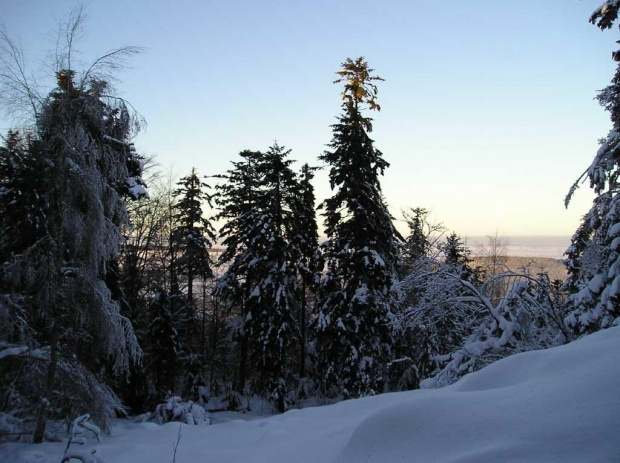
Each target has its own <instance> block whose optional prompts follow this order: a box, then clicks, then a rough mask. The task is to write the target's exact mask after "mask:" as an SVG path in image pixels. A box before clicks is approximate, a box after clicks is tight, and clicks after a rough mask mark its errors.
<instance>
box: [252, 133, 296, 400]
mask: <svg viewBox="0 0 620 463" xmlns="http://www.w3.org/2000/svg"><path fill="white" fill-rule="evenodd" d="M289 154H290V150H285V148H283V147H281V146H279V145H278V144H277V143H275V144H274V145H273V146H271V147H270V148H269V150H267V151H266V152H265V153H264V154H263V156H261V157H260V159H259V162H258V163H257V166H256V170H257V172H258V174H259V178H260V186H261V188H260V189H259V190H258V192H257V193H258V195H257V197H258V201H257V203H256V206H255V207H256V209H257V211H260V221H259V226H261V227H262V231H261V233H260V235H259V237H258V239H257V244H259V251H260V254H258V255H257V257H258V258H259V259H260V260H259V262H258V263H257V264H256V265H255V267H254V270H253V278H254V281H255V283H254V286H253V289H252V292H251V293H250V300H251V302H250V303H251V305H252V306H255V307H260V310H259V311H258V313H257V314H256V315H257V316H258V319H257V324H258V326H257V328H258V331H257V332H255V333H254V336H252V337H253V339H252V342H253V343H256V345H257V347H258V349H257V350H258V352H260V357H259V359H258V360H259V365H260V369H261V373H262V376H264V377H265V380H266V383H267V384H266V386H267V388H268V390H269V392H270V393H271V397H272V398H273V399H274V401H275V403H276V405H277V408H278V410H279V411H280V412H283V411H284V410H285V408H286V403H285V399H286V396H287V393H288V390H289V388H290V384H289V383H290V381H289V378H288V376H289V375H288V371H287V367H286V362H287V356H288V355H289V349H290V347H291V345H292V344H293V338H294V336H295V322H294V318H293V316H294V310H295V308H296V307H297V305H298V300H299V297H300V295H299V284H298V280H297V273H298V265H299V258H300V255H299V252H298V250H297V248H296V244H297V243H296V242H295V240H296V238H297V236H298V235H297V233H296V232H297V231H298V228H299V225H298V224H297V220H298V217H296V213H298V212H301V211H299V210H298V209H296V207H295V206H296V205H297V203H298V201H299V196H298V194H299V192H300V191H299V190H300V189H299V185H298V182H297V178H296V175H295V173H294V172H293V170H292V169H291V167H290V165H291V164H292V163H293V161H292V160H290V159H288V155H289Z"/></svg>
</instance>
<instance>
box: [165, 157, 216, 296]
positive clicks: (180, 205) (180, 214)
mask: <svg viewBox="0 0 620 463" xmlns="http://www.w3.org/2000/svg"><path fill="white" fill-rule="evenodd" d="M178 185H179V188H178V189H177V190H175V191H174V195H175V196H176V198H177V202H176V211H177V213H176V217H175V218H176V221H177V223H178V226H177V227H176V228H175V229H174V231H173V239H174V240H175V241H176V243H177V244H178V246H179V247H180V249H181V258H180V260H179V262H178V266H179V269H180V270H179V271H180V273H181V274H184V275H185V276H186V277H187V300H188V306H189V307H190V308H191V307H192V306H193V303H194V302H193V301H194V297H193V294H194V291H193V290H194V279H195V278H196V277H199V278H202V279H206V278H210V277H212V276H213V271H212V270H211V259H210V257H209V248H210V247H211V246H213V243H214V242H215V234H214V230H213V226H212V225H211V222H210V221H209V220H208V219H206V218H204V217H203V213H202V207H203V205H204V204H205V203H207V204H209V206H211V196H209V194H207V192H206V191H205V189H206V188H209V185H207V184H206V183H204V182H202V181H201V180H200V179H199V178H198V174H197V173H196V169H193V168H192V172H191V173H190V175H188V176H187V177H183V178H182V179H181V180H180V181H179V183H178Z"/></svg>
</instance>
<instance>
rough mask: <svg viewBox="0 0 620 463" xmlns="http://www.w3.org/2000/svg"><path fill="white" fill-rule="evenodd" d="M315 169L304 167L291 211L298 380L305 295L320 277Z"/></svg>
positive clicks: (303, 368) (305, 316)
mask: <svg viewBox="0 0 620 463" xmlns="http://www.w3.org/2000/svg"><path fill="white" fill-rule="evenodd" d="M314 171H316V168H313V167H310V166H309V165H308V164H304V165H303V166H302V168H301V172H300V175H299V182H298V190H299V191H298V193H297V195H296V201H295V202H294V205H293V208H294V210H295V214H294V215H295V220H294V222H293V227H294V231H293V237H292V244H293V247H294V249H295V251H296V253H297V255H296V256H295V257H294V260H295V261H296V262H297V263H298V264H297V266H298V272H299V280H300V283H301V291H300V297H301V301H300V304H299V377H300V378H304V377H305V376H306V344H307V323H308V315H309V314H308V302H307V293H308V292H311V293H314V292H316V288H317V282H318V278H319V275H320V268H319V267H320V262H321V260H320V255H319V234H318V226H317V222H316V213H315V207H316V206H315V196H314V186H313V185H312V179H313V178H314Z"/></svg>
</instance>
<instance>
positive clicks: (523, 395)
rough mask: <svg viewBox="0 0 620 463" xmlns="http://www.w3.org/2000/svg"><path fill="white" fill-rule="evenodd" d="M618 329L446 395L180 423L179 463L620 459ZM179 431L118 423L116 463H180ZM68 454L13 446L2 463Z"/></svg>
mask: <svg viewBox="0 0 620 463" xmlns="http://www.w3.org/2000/svg"><path fill="white" fill-rule="evenodd" d="M619 364H620V328H612V329H609V330H606V331H603V332H599V333H596V334H593V335H590V336H587V337H585V338H583V339H581V340H579V341H576V342H574V343H572V344H569V345H566V346H561V347H558V348H554V349H549V350H545V351H538V352H528V353H523V354H519V355H515V356H513V357H509V358H506V359H504V360H501V361H498V362H496V363H494V364H492V365H490V366H488V367H486V368H484V369H482V370H480V371H478V372H476V373H473V374H470V375H467V376H466V377H464V378H463V379H462V380H461V381H459V382H458V383H456V384H454V385H452V386H450V387H447V388H444V389H441V390H430V391H429V390H422V391H411V392H403V393H393V394H385V395H381V396H376V397H367V398H363V399H358V400H349V401H345V402H341V403H338V404H336V405H331V406H325V407H317V408H309V409H304V410H292V411H289V412H287V413H285V414H283V415H279V416H274V417H270V418H266V419H256V420H253V421H243V420H234V421H230V422H227V423H222V424H218V425H213V426H207V427H190V426H186V425H182V426H181V440H180V443H179V448H178V452H177V455H176V462H178V463H184V462H198V461H204V462H209V463H233V462H238V463H241V462H248V461H252V462H254V463H263V462H264V463H277V462H283V463H284V462H286V463H291V462H298V463H304V462H308V463H310V462H312V463H321V462H340V463H353V462H356V463H357V462H377V463H379V462H381V463H390V462H403V461H407V462H450V463H456V462H460V463H465V462H481V463H484V462H497V461H502V462H541V463H542V462H545V463H549V462H584V461H597V462H612V461H620V439H618V436H617V428H618V424H619V423H620V394H618V390H619V389H620V369H618V367H617V366H618V365H619ZM178 431H179V424H174V423H171V424H167V425H164V426H157V425H155V424H150V423H146V424H133V423H130V422H127V421H119V422H118V423H117V425H116V426H115V427H114V428H113V434H112V436H110V437H107V438H105V439H104V440H103V442H102V443H101V444H100V445H99V446H98V448H99V450H100V451H101V453H103V455H105V456H106V458H107V461H108V462H109V463H123V462H126V463H134V462H153V463H159V462H161V463H164V462H166V463H169V462H171V461H172V460H173V451H172V445H173V443H174V442H176V440H177V433H178ZM63 450H64V445H63V444H61V443H56V444H54V443H49V444H42V445H39V446H34V445H24V444H5V445H3V446H1V447H0V461H3V462H7V463H8V462H20V463H25V462H43V463H47V462H58V461H60V459H61V455H62V452H63Z"/></svg>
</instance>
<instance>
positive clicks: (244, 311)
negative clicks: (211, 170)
mask: <svg viewBox="0 0 620 463" xmlns="http://www.w3.org/2000/svg"><path fill="white" fill-rule="evenodd" d="M239 155H240V156H241V158H242V159H243V160H242V161H239V162H233V163H232V164H233V167H234V168H233V169H232V170H229V171H228V172H227V173H226V174H225V175H221V176H219V177H220V178H222V179H224V180H225V182H224V183H222V184H219V185H217V187H216V189H217V193H216V195H215V200H216V203H217V205H218V207H219V208H220V212H219V214H218V215H217V220H225V221H226V223H225V224H224V225H223V226H222V228H221V229H220V237H221V238H222V239H223V242H222V244H223V245H224V247H225V250H224V252H223V253H222V255H221V256H220V259H219V265H221V266H224V268H225V271H224V273H223V274H222V275H221V276H220V277H219V279H218V282H217V286H216V289H215V296H216V297H217V298H218V299H220V300H221V301H222V302H223V304H224V305H225V306H226V307H227V308H228V310H229V311H232V312H233V313H235V314H236V315H237V317H236V318H235V323H234V327H235V331H236V338H237V341H238V344H239V349H238V359H237V367H238V368H237V375H236V381H235V382H236V385H235V386H234V388H235V389H236V390H237V391H238V392H243V391H244V389H245V387H246V381H247V379H248V348H249V346H248V339H249V337H250V335H251V334H252V333H253V331H254V329H255V326H256V323H255V321H256V320H258V317H257V314H258V310H259V309H260V307H258V306H257V305H256V301H255V299H251V298H250V294H251V292H252V290H253V288H254V285H255V278H254V267H255V266H256V265H257V264H258V263H259V261H260V257H259V256H260V246H261V243H262V233H261V232H262V222H261V214H260V212H259V210H258V208H257V204H258V190H259V175H258V173H257V170H256V165H257V162H258V160H259V159H260V157H261V156H262V153H260V152H257V151H249V150H245V151H242V152H241V153H239Z"/></svg>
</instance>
